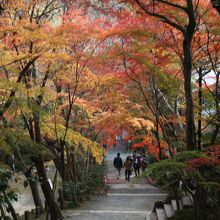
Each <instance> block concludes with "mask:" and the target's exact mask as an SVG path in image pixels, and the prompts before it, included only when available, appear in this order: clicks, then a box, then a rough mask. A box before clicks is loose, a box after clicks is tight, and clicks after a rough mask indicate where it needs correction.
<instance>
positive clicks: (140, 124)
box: [128, 117, 154, 131]
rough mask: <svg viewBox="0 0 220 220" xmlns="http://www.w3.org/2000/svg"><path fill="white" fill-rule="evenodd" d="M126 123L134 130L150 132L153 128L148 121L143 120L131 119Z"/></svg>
mask: <svg viewBox="0 0 220 220" xmlns="http://www.w3.org/2000/svg"><path fill="white" fill-rule="evenodd" d="M128 122H129V123H130V124H131V126H132V127H134V128H135V129H145V130H147V131H150V130H151V129H152V128H153V127H154V124H153V123H152V122H151V121H150V120H147V119H143V118H137V117H132V118H129V119H128Z"/></svg>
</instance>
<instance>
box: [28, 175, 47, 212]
mask: <svg viewBox="0 0 220 220" xmlns="http://www.w3.org/2000/svg"><path fill="white" fill-rule="evenodd" d="M24 174H25V176H26V178H27V181H28V183H29V186H30V188H31V193H32V196H33V200H34V205H35V208H36V209H37V208H40V212H41V213H42V212H43V210H44V207H43V203H42V200H41V198H40V194H39V190H38V186H37V182H36V181H33V178H34V177H33V175H32V174H31V172H26V173H24Z"/></svg>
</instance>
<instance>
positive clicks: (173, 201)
mask: <svg viewBox="0 0 220 220" xmlns="http://www.w3.org/2000/svg"><path fill="white" fill-rule="evenodd" d="M179 203H180V209H182V208H183V207H182V203H181V200H179ZM171 204H172V206H173V210H174V212H175V211H176V210H177V204H176V200H174V199H172V200H171Z"/></svg>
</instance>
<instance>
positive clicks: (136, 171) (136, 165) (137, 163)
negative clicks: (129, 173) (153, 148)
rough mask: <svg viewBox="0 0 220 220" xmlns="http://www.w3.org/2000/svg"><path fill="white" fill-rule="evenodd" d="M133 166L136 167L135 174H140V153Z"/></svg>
mask: <svg viewBox="0 0 220 220" xmlns="http://www.w3.org/2000/svg"><path fill="white" fill-rule="evenodd" d="M133 167H134V173H135V176H139V175H140V168H141V156H140V155H137V156H136V157H135V158H134V161H133Z"/></svg>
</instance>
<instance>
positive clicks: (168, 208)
mask: <svg viewBox="0 0 220 220" xmlns="http://www.w3.org/2000/svg"><path fill="white" fill-rule="evenodd" d="M164 210H165V212H166V216H167V217H168V218H169V217H172V216H173V215H174V210H173V206H172V205H171V204H164Z"/></svg>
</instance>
